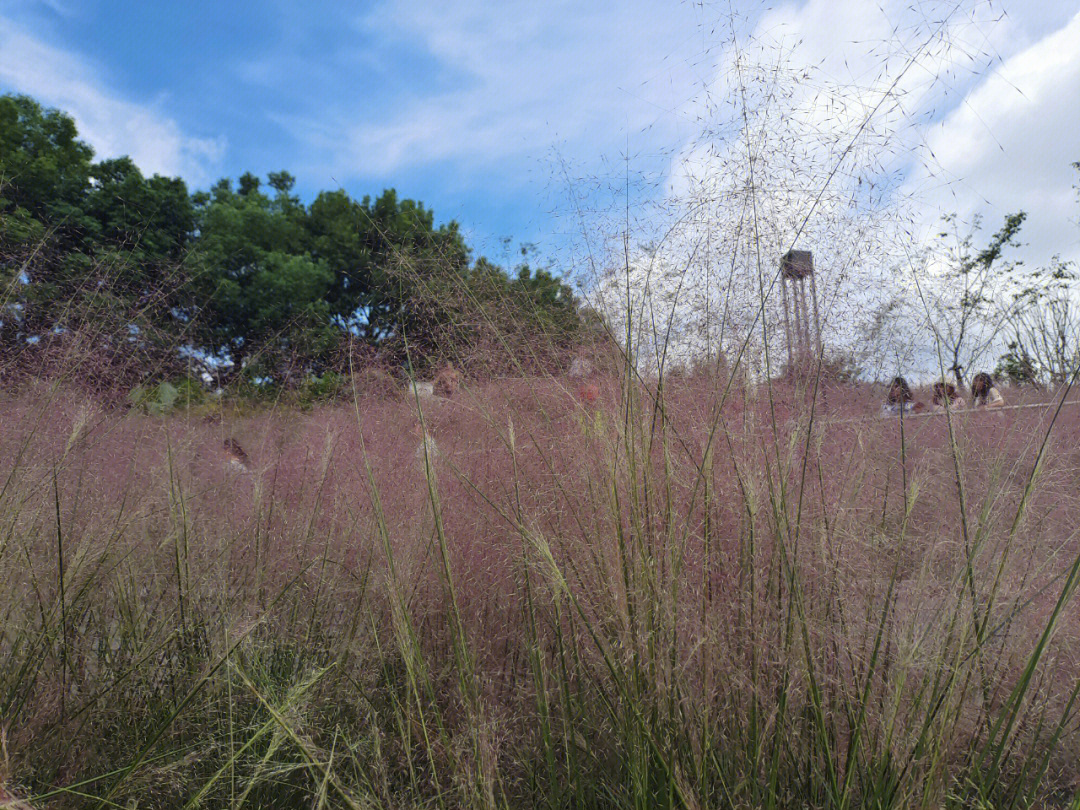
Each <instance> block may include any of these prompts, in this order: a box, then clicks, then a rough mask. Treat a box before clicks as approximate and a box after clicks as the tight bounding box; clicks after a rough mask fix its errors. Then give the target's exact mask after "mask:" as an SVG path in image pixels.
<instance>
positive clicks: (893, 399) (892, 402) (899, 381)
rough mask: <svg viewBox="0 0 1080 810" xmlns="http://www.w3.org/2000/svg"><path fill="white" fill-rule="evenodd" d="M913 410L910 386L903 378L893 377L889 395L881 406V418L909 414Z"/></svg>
mask: <svg viewBox="0 0 1080 810" xmlns="http://www.w3.org/2000/svg"><path fill="white" fill-rule="evenodd" d="M914 410H915V403H914V402H913V401H912V396H911V386H909V385H908V384H907V380H905V379H904V378H903V377H893V381H892V383H891V384H890V385H889V394H888V396H886V397H885V402H884V403H882V405H881V415H882V416H898V415H900V414H901V413H911V412H912V411H914Z"/></svg>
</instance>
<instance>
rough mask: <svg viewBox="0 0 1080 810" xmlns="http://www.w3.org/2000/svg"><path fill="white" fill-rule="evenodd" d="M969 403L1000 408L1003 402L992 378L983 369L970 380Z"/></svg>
mask: <svg viewBox="0 0 1080 810" xmlns="http://www.w3.org/2000/svg"><path fill="white" fill-rule="evenodd" d="M971 404H972V405H974V406H975V407H976V408H1000V407H1001V406H1002V405H1004V404H1005V397H1003V396H1001V392H1000V391H999V390H998V389H997V386H996V385H994V378H993V377H991V376H990V375H989V374H987V373H986V372H985V371H980V372H979V373H978V374H976V375H975V378H974V379H973V380H972V381H971Z"/></svg>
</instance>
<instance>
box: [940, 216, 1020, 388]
mask: <svg viewBox="0 0 1080 810" xmlns="http://www.w3.org/2000/svg"><path fill="white" fill-rule="evenodd" d="M1026 218H1027V214H1025V213H1024V212H1023V211H1020V212H1018V213H1015V214H1009V215H1008V216H1006V217H1005V221H1004V223H1003V225H1002V227H1001V229H1000V230H998V231H997V232H996V233H995V234H994V235H993V236H992V237H991V239H990V241H989V243H988V244H987V245H986V247H985V248H982V249H977V248H975V247H974V233H975V232H976V231H977V230H978V227H979V222H978V220H976V222H975V225H974V228H973V229H972V231H971V232H969V233H967V234H963V235H961V234H960V233H959V230H958V228H957V223H956V218H955V217H952V216H950V217H946V218H945V222H946V224H948V225H949V226H950V230H949V231H944V232H942V233H940V234H938V248H939V253H938V258H939V260H941V261H942V262H943V263H944V265H945V270H944V272H943V274H942V275H941V276H940V277H939V278H938V284H937V285H936V286H935V287H934V288H933V289H931V290H930V294H929V297H928V300H927V305H928V309H929V313H928V314H929V317H930V325H931V327H932V328H933V330H934V333H935V335H936V336H937V339H938V341H939V345H940V347H941V350H942V354H943V356H944V359H945V362H947V363H948V364H949V365H948V366H947V367H946V369H945V370H946V371H949V372H951V373H952V374H953V376H954V377H955V378H956V382H957V384H958V385H959V386H961V387H963V386H964V371H965V370H966V368H967V366H969V365H971V364H972V363H974V362H977V361H978V360H979V359H980V358H981V357H982V355H983V354H984V353H985V352H986V350H987V349H988V348H989V347H990V346H991V345H992V344H993V343H994V341H995V340H996V337H997V334H998V329H999V328H1000V326H1001V323H1002V322H1003V320H1004V318H1005V317H1006V314H1007V313H1002V312H1001V311H1000V310H999V305H1000V303H1001V300H1002V295H1003V290H1004V286H1005V285H1006V283H1007V282H1008V280H1009V277H1010V274H1011V273H1013V271H1014V270H1015V269H1016V267H1017V266H1018V263H1015V262H1009V261H1006V260H1005V259H1004V256H1005V251H1006V249H1007V248H1009V247H1015V246H1016V245H1017V244H1018V243H1017V241H1016V239H1017V236H1018V235H1019V233H1020V228H1021V226H1022V225H1023V224H1024V220H1025V219H1026Z"/></svg>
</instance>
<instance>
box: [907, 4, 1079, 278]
mask: <svg viewBox="0 0 1080 810" xmlns="http://www.w3.org/2000/svg"><path fill="white" fill-rule="evenodd" d="M1077 99H1080V13H1078V14H1076V15H1075V16H1074V17H1073V18H1072V19H1071V20H1070V21H1069V22H1067V23H1066V24H1065V25H1064V26H1063V27H1061V28H1059V29H1058V30H1056V31H1053V32H1052V33H1050V34H1048V35H1047V36H1045V37H1043V38H1042V39H1041V40H1038V41H1036V42H1034V43H1033V44H1031V45H1030V46H1029V47H1027V48H1025V49H1024V50H1022V51H1020V52H1019V53H1016V54H1014V55H1012V56H1010V57H1008V58H1007V59H1005V60H1004V62H1003V63H1002V64H1000V65H999V66H997V67H996V68H995V69H994V70H993V71H991V72H990V73H989V75H988V76H987V77H986V78H985V80H984V81H982V82H981V83H980V84H979V85H978V86H977V87H975V88H974V89H973V90H972V91H971V92H970V93H969V94H968V95H967V97H966V98H965V99H964V101H963V103H961V104H960V105H958V106H957V107H956V108H955V109H954V110H952V111H951V112H950V113H949V114H948V115H947V116H945V118H944V119H943V120H942V121H941V122H940V124H937V125H935V126H933V127H931V128H930V129H929V130H928V132H927V143H928V146H929V147H930V149H931V150H932V151H933V154H934V157H935V159H936V160H935V166H934V167H933V168H932V169H930V170H927V169H924V168H919V169H918V170H916V171H915V172H914V173H913V174H912V176H911V177H910V178H909V180H908V184H907V188H908V189H910V190H918V191H919V192H920V194H921V195H922V196H923V197H924V199H926V201H927V202H928V204H930V205H932V206H934V209H935V210H936V211H940V212H942V213H944V212H951V211H955V212H957V213H958V214H959V215H960V216H961V217H964V218H967V219H970V218H971V217H972V216H974V215H975V214H981V215H982V216H983V217H984V220H985V224H986V226H987V228H988V229H990V228H992V229H995V230H996V228H997V227H998V226H999V224H1000V223H1001V221H1002V218H1003V217H1004V216H1005V214H1007V213H1010V212H1013V211H1016V210H1019V209H1023V210H1025V211H1027V212H1028V220H1027V222H1026V223H1025V225H1024V229H1023V232H1022V239H1023V241H1025V242H1026V243H1027V244H1026V246H1025V248H1024V249H1023V251H1022V254H1023V255H1024V257H1025V259H1026V261H1028V262H1029V263H1032V264H1041V263H1045V262H1046V261H1047V260H1048V259H1049V258H1050V257H1051V256H1053V255H1054V254H1060V255H1061V256H1062V257H1063V258H1065V259H1071V260H1073V261H1080V224H1078V223H1077V218H1078V217H1080V205H1078V201H1077V195H1076V190H1075V188H1074V185H1075V184H1077V183H1078V182H1080V173H1077V172H1076V171H1074V170H1073V169H1072V168H1071V165H1072V163H1074V162H1076V161H1080V139H1078V138H1077V135H1076V134H1077V133H1078V132H1080V104H1077V103H1076V100H1077ZM935 170H939V171H940V174H935Z"/></svg>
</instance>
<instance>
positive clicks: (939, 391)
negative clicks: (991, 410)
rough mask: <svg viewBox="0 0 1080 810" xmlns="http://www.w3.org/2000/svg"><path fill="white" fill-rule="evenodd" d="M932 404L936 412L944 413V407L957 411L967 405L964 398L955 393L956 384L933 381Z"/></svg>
mask: <svg viewBox="0 0 1080 810" xmlns="http://www.w3.org/2000/svg"><path fill="white" fill-rule="evenodd" d="M933 404H934V410H935V411H936V412H937V413H944V412H945V409H946V408H948V409H949V410H951V411H957V410H960V409H961V408H965V407H967V403H966V402H964V398H963V397H962V396H960V395H959V394H958V393H956V386H955V385H953V384H952V383H947V382H939V383H934V398H933Z"/></svg>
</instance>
